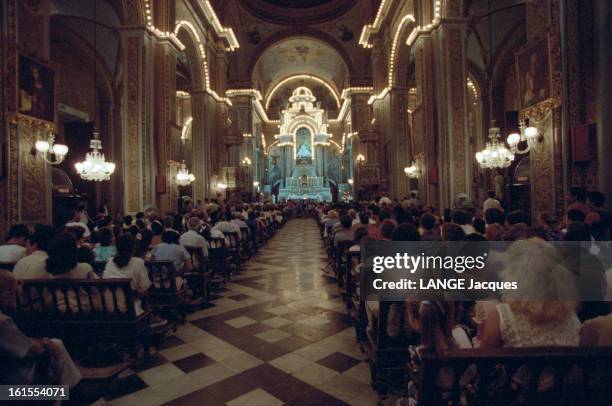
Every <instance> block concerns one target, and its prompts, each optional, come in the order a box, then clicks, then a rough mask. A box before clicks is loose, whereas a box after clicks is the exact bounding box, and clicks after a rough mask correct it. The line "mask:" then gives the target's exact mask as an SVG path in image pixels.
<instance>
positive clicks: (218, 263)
mask: <svg viewBox="0 0 612 406" xmlns="http://www.w3.org/2000/svg"><path fill="white" fill-rule="evenodd" d="M208 243H209V245H210V247H209V248H208V266H209V269H210V270H211V271H212V272H213V275H212V276H213V277H217V276H220V277H222V278H223V281H224V282H225V281H228V280H229V278H230V266H229V258H228V255H227V247H226V245H225V238H210V239H209V240H208Z"/></svg>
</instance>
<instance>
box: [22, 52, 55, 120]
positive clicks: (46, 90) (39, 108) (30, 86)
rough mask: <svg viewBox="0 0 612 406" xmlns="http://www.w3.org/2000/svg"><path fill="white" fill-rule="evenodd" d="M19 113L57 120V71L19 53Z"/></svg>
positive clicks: (40, 118)
mask: <svg viewBox="0 0 612 406" xmlns="http://www.w3.org/2000/svg"><path fill="white" fill-rule="evenodd" d="M17 86H18V91H19V94H18V102H19V114H23V115H26V116H30V117H33V118H37V119H39V120H44V121H48V122H54V120H55V72H54V71H53V69H51V68H50V67H49V66H47V65H44V64H42V63H39V62H37V61H35V60H33V59H31V58H30V57H28V56H25V55H23V54H19V77H18V84H17Z"/></svg>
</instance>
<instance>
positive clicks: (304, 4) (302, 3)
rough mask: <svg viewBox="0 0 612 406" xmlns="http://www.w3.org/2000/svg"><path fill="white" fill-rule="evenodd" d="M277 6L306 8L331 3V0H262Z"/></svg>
mask: <svg viewBox="0 0 612 406" xmlns="http://www.w3.org/2000/svg"><path fill="white" fill-rule="evenodd" d="M263 1H264V2H266V3H269V4H271V5H273V6H277V7H290V8H308V7H316V6H320V5H322V4H327V3H331V2H332V0H263Z"/></svg>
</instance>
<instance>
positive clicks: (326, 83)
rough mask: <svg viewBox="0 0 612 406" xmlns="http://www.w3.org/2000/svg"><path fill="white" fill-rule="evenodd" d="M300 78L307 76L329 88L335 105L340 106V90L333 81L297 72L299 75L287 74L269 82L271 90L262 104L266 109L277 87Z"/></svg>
mask: <svg viewBox="0 0 612 406" xmlns="http://www.w3.org/2000/svg"><path fill="white" fill-rule="evenodd" d="M300 78H308V79H311V80H314V81H315V82H318V83H321V84H322V85H323V86H325V87H326V88H327V90H329V92H330V93H331V94H332V95H333V96H334V100H335V101H336V106H337V107H338V108H340V107H341V106H342V103H340V92H339V91H338V89H336V86H334V84H333V83H329V81H327V80H325V79H322V78H320V77H318V76H316V75H310V74H308V75H306V74H299V75H291V76H287V77H285V78H283V79H280V80H279V81H278V82H276V83H274V84H270V88H271V90H270V91H268V93H267V94H266V96H265V98H264V99H265V103H264V106H265V108H266V109H268V106H269V104H270V100H272V97H273V96H274V95H275V94H276V92H277V91H278V89H280V88H281V87H282V85H283V84H285V83H287V82H289V81H291V80H295V79H300Z"/></svg>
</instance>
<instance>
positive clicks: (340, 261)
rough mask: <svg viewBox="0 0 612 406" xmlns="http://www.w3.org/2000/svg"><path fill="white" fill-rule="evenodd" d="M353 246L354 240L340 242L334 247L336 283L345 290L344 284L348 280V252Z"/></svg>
mask: <svg viewBox="0 0 612 406" xmlns="http://www.w3.org/2000/svg"><path fill="white" fill-rule="evenodd" d="M352 245H353V240H347V241H338V244H337V245H334V247H333V253H334V273H335V275H336V281H337V283H338V286H339V287H340V288H344V282H345V280H346V276H345V274H344V273H345V271H346V263H347V256H346V254H347V252H348V250H349V248H351V246H352Z"/></svg>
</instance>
